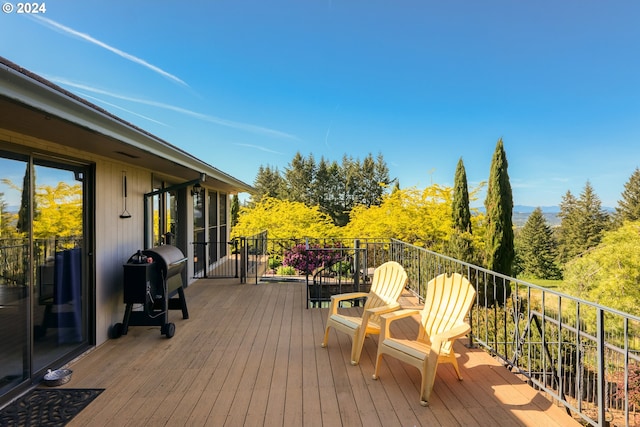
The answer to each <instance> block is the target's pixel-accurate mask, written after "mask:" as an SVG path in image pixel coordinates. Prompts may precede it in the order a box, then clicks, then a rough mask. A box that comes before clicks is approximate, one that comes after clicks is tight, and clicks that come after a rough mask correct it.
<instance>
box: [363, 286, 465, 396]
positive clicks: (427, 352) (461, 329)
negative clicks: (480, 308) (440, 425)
mask: <svg viewBox="0 0 640 427" xmlns="http://www.w3.org/2000/svg"><path fill="white" fill-rule="evenodd" d="M475 295H476V291H475V289H474V288H473V286H471V284H470V283H469V281H468V280H467V279H466V278H464V277H463V276H462V275H460V274H458V273H454V274H452V275H450V276H447V275H446V274H441V275H439V276H437V277H436V278H435V279H432V280H431V281H430V282H429V284H428V285H427V295H426V297H425V303H424V308H423V309H422V310H412V309H402V310H398V311H395V312H393V313H389V314H385V315H382V316H380V317H381V328H382V331H381V335H380V339H379V340H378V356H377V358H376V367H375V373H374V374H373V379H374V380H375V379H378V372H379V368H380V362H381V361H382V355H383V354H387V355H389V356H393V357H395V358H396V359H399V360H401V361H403V362H405V363H408V364H409V365H412V366H415V367H416V368H418V370H420V373H421V375H422V384H421V386H420V404H421V405H422V406H427V405H428V402H429V396H430V395H431V389H432V388H433V383H434V381H435V378H436V370H437V368H438V363H440V362H447V363H451V364H452V365H453V367H454V369H455V371H456V374H457V375H458V379H460V380H462V376H461V375H460V368H459V367H458V362H457V361H456V355H455V353H454V352H453V342H454V341H455V340H456V339H457V338H460V337H462V336H464V335H465V334H466V333H467V332H469V331H470V330H471V327H470V326H469V324H468V323H466V321H465V317H466V316H467V314H468V313H469V310H470V309H471V306H472V305H473V302H474V300H475ZM415 314H420V325H419V327H418V328H419V329H418V334H417V338H416V339H415V340H408V339H399V338H394V337H392V336H391V335H390V332H389V325H390V324H391V322H392V321H394V320H398V319H401V318H404V317H408V316H412V315H415Z"/></svg>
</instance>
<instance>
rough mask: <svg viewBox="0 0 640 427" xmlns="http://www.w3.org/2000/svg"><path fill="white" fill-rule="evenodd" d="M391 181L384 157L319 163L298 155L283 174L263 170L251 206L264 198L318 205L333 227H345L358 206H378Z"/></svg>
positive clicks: (256, 184)
mask: <svg viewBox="0 0 640 427" xmlns="http://www.w3.org/2000/svg"><path fill="white" fill-rule="evenodd" d="M391 182H392V180H391V179H390V178H389V168H388V167H387V165H386V163H385V161H384V158H383V157H382V154H379V155H378V157H377V158H375V159H374V158H373V156H372V155H371V154H369V155H367V156H366V157H365V158H364V159H363V160H362V161H360V160H359V159H354V158H352V157H348V156H346V155H345V156H343V158H342V162H341V163H340V164H339V163H338V162H336V161H332V162H329V161H328V160H326V159H325V158H324V157H323V158H321V159H320V161H319V162H316V161H315V158H314V157H313V155H311V154H310V155H309V156H308V157H306V158H305V157H304V156H302V155H301V154H300V153H299V152H298V153H296V155H295V156H294V158H293V159H292V160H291V162H290V163H289V165H288V166H287V167H286V168H285V171H284V173H283V174H280V172H279V171H278V170H277V169H272V168H270V167H260V169H259V170H258V175H257V176H256V180H255V182H254V187H255V188H256V190H257V192H256V194H254V195H253V196H252V199H251V203H256V202H258V201H260V200H261V199H262V198H263V197H275V198H278V199H282V200H290V201H294V202H301V203H304V204H306V205H308V206H315V205H317V206H319V207H320V210H321V211H322V212H324V213H326V214H327V215H329V216H330V217H331V219H332V220H333V222H334V224H336V225H339V226H343V225H345V224H346V223H347V222H348V221H349V213H350V212H351V210H352V209H353V208H354V207H355V206H360V205H363V206H366V207H369V206H377V205H379V204H380V203H381V202H382V196H383V195H384V194H386V193H387V191H388V188H389V185H390V184H391Z"/></svg>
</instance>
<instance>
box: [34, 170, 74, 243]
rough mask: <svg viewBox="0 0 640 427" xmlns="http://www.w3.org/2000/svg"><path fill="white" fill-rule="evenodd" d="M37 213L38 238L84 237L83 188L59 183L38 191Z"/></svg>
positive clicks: (36, 227) (36, 230) (44, 186)
mask: <svg viewBox="0 0 640 427" xmlns="http://www.w3.org/2000/svg"><path fill="white" fill-rule="evenodd" d="M36 206H37V211H36V214H35V218H34V221H33V234H34V236H35V237H36V238H38V239H42V238H48V237H58V238H60V237H77V236H82V187H81V186H80V184H75V185H69V184H67V183H66V182H59V183H58V184H57V185H56V186H55V187H52V186H50V185H40V186H38V188H37V189H36Z"/></svg>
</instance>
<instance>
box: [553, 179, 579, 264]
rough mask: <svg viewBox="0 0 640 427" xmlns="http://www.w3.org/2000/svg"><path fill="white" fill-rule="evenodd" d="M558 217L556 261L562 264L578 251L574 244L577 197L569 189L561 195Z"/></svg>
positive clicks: (576, 227) (577, 212) (577, 215)
mask: <svg viewBox="0 0 640 427" xmlns="http://www.w3.org/2000/svg"><path fill="white" fill-rule="evenodd" d="M558 218H560V227H559V228H558V231H557V234H558V238H557V242H558V263H559V264H560V265H564V264H565V263H566V262H567V261H568V260H570V259H571V258H573V257H575V256H576V255H577V254H578V253H579V251H580V249H579V248H578V247H577V245H576V241H577V240H576V239H577V235H578V232H577V229H578V227H579V222H580V212H579V211H578V199H576V198H575V196H574V195H573V194H572V193H571V191H567V192H566V193H565V195H564V196H562V201H561V202H560V212H559V213H558Z"/></svg>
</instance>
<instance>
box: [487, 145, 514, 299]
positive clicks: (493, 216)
mask: <svg viewBox="0 0 640 427" xmlns="http://www.w3.org/2000/svg"><path fill="white" fill-rule="evenodd" d="M507 169H508V163H507V155H506V153H505V151H504V144H503V142H502V138H500V139H499V140H498V143H497V144H496V149H495V152H494V154H493V159H492V160H491V171H490V173H489V183H488V187H487V197H486V199H485V202H484V206H485V210H486V215H487V217H486V224H487V242H486V266H487V268H488V269H489V270H493V271H495V272H498V273H502V274H504V275H506V276H510V275H511V269H512V264H513V259H514V257H515V249H514V241H513V239H514V236H513V223H512V215H513V196H512V193H511V183H510V182H509V174H508V171H507ZM510 295H511V287H510V285H509V283H508V282H507V283H502V282H498V283H496V289H495V298H496V302H497V303H498V304H500V305H502V304H504V302H505V299H506V298H507V297H509V296H510ZM487 297H489V298H493V296H491V295H488V296H487Z"/></svg>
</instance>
